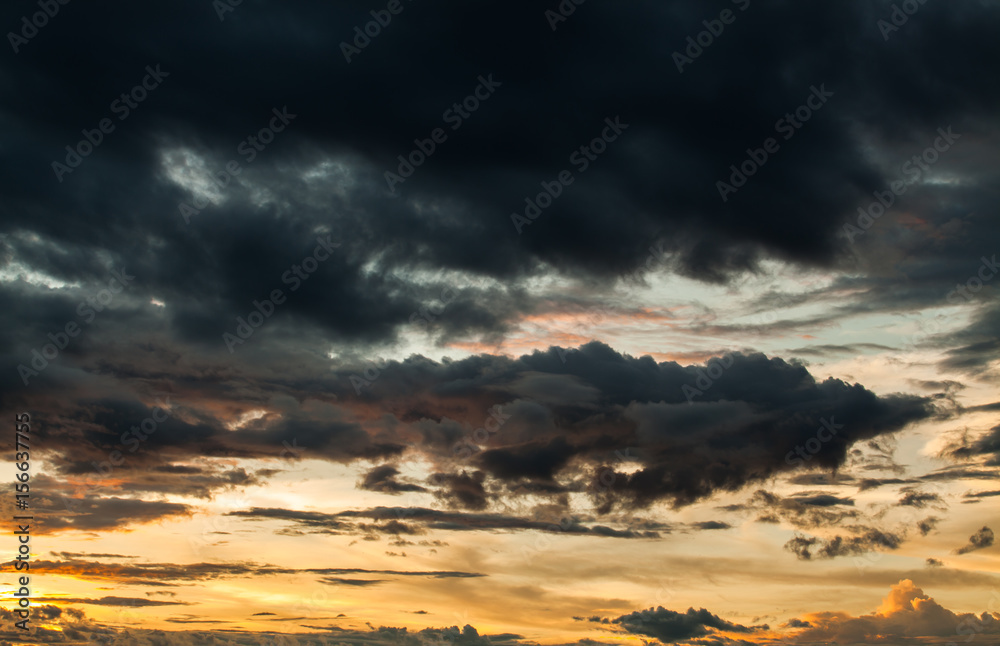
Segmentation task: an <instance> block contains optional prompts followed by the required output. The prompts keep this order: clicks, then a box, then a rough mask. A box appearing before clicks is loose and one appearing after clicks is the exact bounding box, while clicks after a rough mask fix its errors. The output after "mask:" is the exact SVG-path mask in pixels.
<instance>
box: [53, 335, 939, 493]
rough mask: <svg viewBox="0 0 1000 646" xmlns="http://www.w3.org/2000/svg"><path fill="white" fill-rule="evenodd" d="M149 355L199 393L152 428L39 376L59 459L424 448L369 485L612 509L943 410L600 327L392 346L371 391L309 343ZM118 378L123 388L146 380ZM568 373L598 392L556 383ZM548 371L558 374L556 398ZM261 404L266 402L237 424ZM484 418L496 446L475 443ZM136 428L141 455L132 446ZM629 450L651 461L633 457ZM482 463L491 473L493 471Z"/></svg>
mask: <svg viewBox="0 0 1000 646" xmlns="http://www.w3.org/2000/svg"><path fill="white" fill-rule="evenodd" d="M149 359H150V364H149V365H148V366H147V367H146V368H145V370H146V371H156V372H157V373H158V375H157V377H156V379H157V381H158V382H159V383H161V384H166V383H172V384H173V388H174V389H175V390H181V391H182V392H179V393H178V392H174V394H172V395H171V396H170V397H171V408H170V417H169V418H168V419H167V420H166V421H164V422H163V423H162V424H160V425H159V427H158V428H157V430H156V432H155V433H153V434H151V435H147V436H146V439H145V440H143V441H138V440H136V439H135V438H133V437H131V436H126V437H124V438H123V435H124V434H125V433H130V432H132V431H131V428H132V427H133V426H134V425H135V424H136V422H137V421H139V420H142V419H144V418H145V417H148V416H149V415H150V414H151V408H150V407H149V406H147V405H145V404H142V403H140V401H142V400H140V399H139V395H138V394H136V395H135V396H134V397H135V398H127V397H125V396H119V397H118V398H117V399H115V400H110V399H101V400H95V399H93V398H92V397H81V398H80V400H79V401H75V400H74V398H73V397H71V396H69V394H68V395H67V396H64V397H62V398H59V399H56V398H53V397H49V396H48V395H45V394H44V391H39V397H40V399H39V400H38V401H39V403H40V404H42V403H44V404H45V406H44V407H42V406H41V405H39V408H40V409H41V410H42V411H43V412H41V413H39V414H38V417H39V420H40V430H39V434H40V435H41V436H42V437H43V439H44V441H43V445H44V446H45V447H46V449H47V450H48V451H49V452H50V453H51V456H52V457H51V460H52V463H53V464H54V465H56V467H57V469H59V470H60V471H61V472H63V473H65V474H67V475H72V474H93V475H97V472H98V471H100V472H101V473H102V474H103V473H108V474H110V475H111V476H113V477H115V478H124V479H126V480H128V481H133V480H134V481H135V487H136V489H137V490H139V491H150V492H154V493H175V494H182V495H196V496H197V495H202V496H210V495H212V494H213V492H217V491H220V490H228V489H232V488H239V487H244V486H249V485H252V484H254V483H256V482H258V481H259V478H258V476H257V475H255V474H253V473H251V472H248V471H245V470H243V469H228V470H226V469H221V468H219V467H214V468H213V467H208V466H198V465H197V464H196V465H194V466H196V467H197V468H200V469H201V471H200V472H198V473H185V472H182V471H190V469H181V470H178V469H176V465H177V464H179V463H184V462H195V461H196V460H201V461H204V458H205V456H208V457H226V458H237V457H243V458H269V459H272V460H273V459H276V458H284V459H286V460H289V459H301V458H302V457H309V458H313V459H327V460H333V461H337V462H344V463H351V462H356V461H368V460H379V461H381V459H384V458H386V457H389V458H396V457H398V456H400V455H402V454H403V453H407V454H408V455H413V454H417V455H421V456H424V457H426V458H428V459H430V460H431V461H432V462H433V463H435V464H436V465H437V473H439V474H442V475H439V476H438V483H437V485H434V483H430V482H429V483H423V484H420V485H416V484H415V483H409V482H406V481H405V480H404V479H400V478H399V476H398V474H394V473H392V471H391V470H392V469H394V468H395V467H392V466H389V465H384V464H383V466H382V467H376V468H375V470H374V471H370V472H369V475H368V476H365V477H364V478H363V479H362V486H363V487H365V486H368V487H374V488H376V489H380V490H383V491H387V492H391V491H392V490H393V489H394V487H395V488H396V489H398V488H399V486H401V485H402V486H405V487H406V489H407V490H408V491H410V492H412V493H415V494H420V493H421V492H420V491H419V490H418V489H416V487H423V488H425V489H427V490H428V491H433V492H435V493H436V494H437V495H438V496H439V497H443V498H444V499H445V500H449V501H451V502H452V503H454V504H458V505H461V506H464V508H466V509H473V510H481V509H483V507H482V505H483V503H484V501H486V502H488V501H490V500H492V496H493V495H495V494H497V492H499V491H505V492H506V494H505V495H515V496H521V495H532V493H533V492H538V493H545V490H547V491H548V493H546V495H552V496H559V495H562V494H563V493H565V492H569V491H587V492H588V493H589V494H590V495H591V496H592V497H593V499H594V500H595V501H596V502H597V503H598V504H599V506H600V508H601V510H602V511H606V512H610V511H612V510H613V509H615V508H616V507H622V508H627V507H644V506H648V505H650V504H652V503H654V502H656V501H658V500H668V501H670V502H672V503H673V504H676V505H685V504H690V503H692V502H694V501H696V500H699V499H701V498H703V497H706V496H708V495H711V494H712V493H713V492H716V491H720V490H721V491H734V490H737V489H740V488H742V487H743V486H745V485H747V484H750V483H754V482H759V481H762V480H764V479H766V478H769V477H771V476H773V475H776V474H778V473H781V472H784V471H791V470H793V469H795V468H796V467H797V466H800V465H799V464H798V463H797V462H796V461H798V462H803V460H801V459H799V458H797V457H796V455H797V454H796V453H795V450H796V447H801V446H802V445H808V446H811V445H810V444H809V442H810V441H812V442H813V443H815V441H816V439H815V438H816V436H817V433H818V429H824V426H823V424H824V420H826V422H825V423H828V424H833V425H836V427H835V428H839V430H838V431H837V433H836V434H835V435H833V436H832V438H831V439H830V440H829V441H827V442H824V443H823V446H822V450H821V451H819V452H818V453H817V454H815V455H810V454H807V457H808V459H809V460H808V463H807V464H808V466H810V467H812V468H816V469H823V470H828V469H829V470H832V469H834V468H836V467H838V466H840V465H842V464H843V462H844V460H845V459H846V457H847V454H848V447H850V446H851V445H852V444H854V443H856V442H859V441H863V440H872V439H873V438H877V437H878V436H880V435H883V434H887V433H892V432H894V431H897V430H900V429H903V428H905V427H906V426H907V425H908V424H910V423H912V422H916V421H919V420H921V419H926V418H928V417H930V416H932V415H933V414H934V408H933V400H932V399H929V398H923V397H915V396H909V395H896V394H888V395H882V396H878V395H875V394H874V393H872V392H871V391H869V390H867V389H866V388H864V387H863V386H862V385H860V384H849V383H846V382H844V381H840V380H837V379H832V378H831V379H827V380H825V381H822V382H818V381H816V380H815V379H814V378H813V377H812V375H811V374H810V373H809V371H808V369H807V368H805V367H804V366H802V365H800V364H797V363H786V362H785V361H783V360H781V359H778V358H768V357H766V356H764V355H762V354H740V353H735V354H732V355H729V357H728V361H729V362H730V365H729V367H728V368H726V369H725V370H724V371H723V373H722V374H721V375H719V376H718V378H717V379H714V380H713V381H712V383H711V384H708V385H707V386H706V384H705V383H704V382H703V381H702V379H703V377H702V375H703V374H704V372H703V370H704V368H703V367H702V366H682V365H679V364H677V363H674V362H661V363H657V362H656V361H654V360H653V359H652V358H650V357H638V358H637V357H631V356H628V355H624V354H621V353H618V352H616V351H615V350H613V349H612V348H610V347H608V346H607V345H605V344H602V343H598V342H592V343H589V344H587V345H585V346H581V347H580V348H577V349H571V350H568V351H567V350H562V349H559V348H551V349H549V350H548V351H545V352H542V351H536V352H533V353H531V354H527V355H523V356H521V357H517V358H508V357H504V356H495V355H474V356H472V357H469V358H466V359H462V360H458V361H453V360H448V361H442V362H436V361H432V360H429V359H426V358H424V357H419V356H413V357H410V358H408V359H405V360H403V361H388V362H386V363H385V364H384V366H383V367H382V369H381V370H380V374H379V375H378V378H377V379H376V380H375V381H374V382H373V383H372V384H371V386H369V387H368V388H366V389H365V390H364V391H362V394H361V396H360V397H357V396H355V395H354V390H353V387H352V386H351V385H350V380H349V376H350V375H351V374H353V373H354V368H352V367H345V368H342V369H340V370H335V371H331V370H330V366H329V362H328V361H326V360H325V359H322V358H318V357H313V358H308V357H302V358H299V359H297V360H296V361H295V365H294V371H292V370H290V368H291V366H287V367H288V368H289V369H286V364H288V361H289V360H288V359H281V360H279V361H278V363H275V364H274V365H273V366H267V365H264V366H261V365H256V364H254V365H249V364H247V370H246V372H241V371H236V370H234V368H233V367H232V366H218V365H215V364H213V363H212V362H211V360H210V359H205V358H202V357H197V356H196V357H192V358H190V359H185V360H184V362H183V364H182V365H179V366H178V365H177V364H176V363H174V362H169V361H160V360H158V359H157V358H155V357H149ZM109 361H110V360H109ZM115 365H116V366H118V365H121V364H119V363H115ZM195 365H197V366H198V369H197V370H192V368H193V366H195ZM125 367H127V366H125ZM213 371H214V373H213ZM117 372H118V371H117V368H116V369H115V370H113V371H111V374H116V373H117ZM203 375H205V376H203ZM525 377H530V379H526V378H525ZM102 379H104V380H106V381H107V384H108V387H109V388H110V387H113V385H116V384H121V385H122V387H123V388H128V387H131V386H130V385H131V384H133V383H136V382H134V381H133V380H131V379H129V378H126V377H122V378H120V379H113V378H110V377H103V378H102ZM558 382H564V383H566V384H570V385H572V386H573V388H574V389H575V391H577V392H581V391H585V392H586V393H587V396H586V398H584V399H579V400H578V399H570V400H568V401H564V400H563V399H561V398H554V399H553V397H552V394H553V393H554V392H556V391H554V390H553V384H555V383H558ZM139 383H142V382H141V381H140V382H139ZM195 383H196V384H197V386H193V384H195ZM126 384H128V385H129V386H126ZM533 384H543V386H542V388H543V392H541V393H539V399H535V398H534V397H533V391H532V385H533ZM699 386H700V387H699ZM79 388H83V386H82V385H81V386H79ZM73 392H75V390H74V389H70V390H69V393H70V394H71V393H73ZM145 399H146V396H143V400H145ZM148 399H153V397H148ZM254 408H261V409H263V410H266V411H267V413H266V414H264V416H263V417H260V418H258V419H254V420H251V421H247V422H240V423H237V421H236V420H239V419H242V417H243V416H244V414H245V413H246V412H247V411H248V409H254ZM483 425H485V427H486V429H488V431H485V435H483V437H484V438H485V444H486V446H479V445H477V444H475V443H472V444H470V442H472V441H473V439H474V438H479V437H480V434H481V433H480V431H477V430H476V429H477V427H482V426H483ZM414 433H416V434H417V437H418V441H416V442H414V441H413V438H414ZM136 444H138V447H137V450H136V451H135V452H134V453H133V452H131V450H128V449H127V448H126V447H134V446H135V445H136ZM115 451H118V452H119V455H117V456H116V454H115ZM116 457H117V461H118V462H119V464H118V465H117V466H115V465H114V464H112V463H114V462H115V461H116ZM623 458H625V459H627V461H628V462H630V463H631V466H633V467H634V468H632V469H623V467H622V466H621V464H620V462H621V460H622V459H623ZM95 463H96V465H97V466H95ZM473 466H474V467H475V468H474V469H473V468H470V467H473ZM463 472H465V473H466V474H468V475H467V476H465V477H464V478H463V477H462V476H461V474H462V473H463ZM476 472H481V473H483V474H485V476H484V478H483V480H482V481H478V480H477V478H479V477H480V476H476V475H475V473H476ZM91 477H93V476H91ZM366 482H367V485H366V484H365V483H366ZM392 483H395V485H393V484H392ZM410 485H412V486H410ZM480 489H481V490H480ZM116 493H117V492H115V491H111V492H109V495H115V494H116ZM819 502H822V501H819ZM801 504H803V505H805V504H806V503H801ZM810 506H813V507H815V506H817V505H810Z"/></svg>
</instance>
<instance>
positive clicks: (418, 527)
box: [228, 507, 670, 538]
mask: <svg viewBox="0 0 1000 646" xmlns="http://www.w3.org/2000/svg"><path fill="white" fill-rule="evenodd" d="M228 515H229V516H239V517H243V518H249V519H254V520H264V519H270V518H275V519H281V520H291V521H293V522H295V523H296V525H297V526H298V527H301V528H303V529H309V530H310V531H314V532H327V531H329V530H328V529H327V528H328V527H337V528H344V529H358V530H361V531H363V532H366V533H368V534H369V535H377V534H389V535H399V534H420V533H423V532H424V530H444V531H524V530H535V531H543V532H553V533H561V532H566V533H569V534H573V535H592V536H606V537H616V538H659V537H660V533H661V532H664V533H669V531H670V528H669V526H665V525H663V524H660V523H651V524H649V525H648V526H647V525H646V524H644V523H633V524H634V527H631V526H625V527H623V528H612V527H608V526H606V525H597V524H585V520H586V521H587V522H592V521H593V519H577V518H572V519H569V518H565V517H564V518H554V519H553V520H538V519H534V518H524V517H518V516H508V515H505V514H490V513H467V512H460V511H440V510H436V509H427V508H423V507H375V508H373V509H366V510H360V511H342V512H337V513H333V514H321V513H319V512H296V511H291V510H285V509H262V508H253V509H248V510H243V511H234V512H230V513H229V514H228ZM355 518H369V519H372V520H376V521H380V522H382V523H383V524H382V525H369V524H365V523H358V524H357V525H353V524H351V521H350V520H349V519H355ZM403 521H405V522H403Z"/></svg>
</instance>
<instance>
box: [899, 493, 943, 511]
mask: <svg viewBox="0 0 1000 646" xmlns="http://www.w3.org/2000/svg"><path fill="white" fill-rule="evenodd" d="M897 504H898V505H899V506H901V507H916V508H917V509H923V508H924V507H928V506H933V507H944V506H947V505H945V502H944V500H943V499H942V498H941V496H939V495H937V494H936V493H926V492H920V491H909V492H907V493H906V494H904V495H903V497H902V498H900V499H899V502H898V503H897Z"/></svg>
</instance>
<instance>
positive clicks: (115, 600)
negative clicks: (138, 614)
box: [38, 597, 191, 608]
mask: <svg viewBox="0 0 1000 646" xmlns="http://www.w3.org/2000/svg"><path fill="white" fill-rule="evenodd" d="M38 601H50V602H58V603H75V604H84V605H91V606H120V607H128V608H146V607H150V606H189V605H191V604H190V603H187V602H184V601H156V600H153V599H142V598H136V597H101V598H100V599H81V598H76V597H40V598H39V599H38Z"/></svg>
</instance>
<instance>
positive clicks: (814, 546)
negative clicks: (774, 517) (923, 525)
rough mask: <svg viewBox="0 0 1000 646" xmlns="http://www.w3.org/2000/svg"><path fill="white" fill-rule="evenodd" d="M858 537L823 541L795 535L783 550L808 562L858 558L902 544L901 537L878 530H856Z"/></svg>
mask: <svg viewBox="0 0 1000 646" xmlns="http://www.w3.org/2000/svg"><path fill="white" fill-rule="evenodd" d="M857 531H859V535H858V536H848V537H844V536H834V537H833V538H832V539H830V540H823V539H821V538H816V537H815V536H802V535H796V536H795V537H794V538H792V539H790V540H789V541H788V542H787V543H785V549H786V550H788V551H789V552H792V553H794V554H795V555H796V556H798V557H799V558H800V559H802V560H804V561H808V560H810V559H812V558H813V556H817V557H819V558H822V559H833V558H837V557H838V556H859V555H861V554H867V553H868V552H874V551H879V550H883V549H884V550H895V549H898V548H899V546H900V545H902V543H903V537H902V536H899V535H897V534H892V533H888V532H883V531H880V530H878V529H865V528H857Z"/></svg>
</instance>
